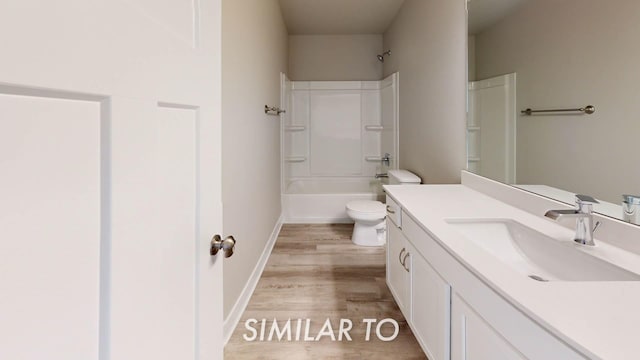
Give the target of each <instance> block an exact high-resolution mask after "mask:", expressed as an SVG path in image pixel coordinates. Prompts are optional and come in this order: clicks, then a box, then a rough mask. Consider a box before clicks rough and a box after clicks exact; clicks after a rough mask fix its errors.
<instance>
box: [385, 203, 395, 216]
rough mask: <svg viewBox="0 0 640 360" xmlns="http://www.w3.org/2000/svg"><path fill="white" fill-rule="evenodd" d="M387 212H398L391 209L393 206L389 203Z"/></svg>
mask: <svg viewBox="0 0 640 360" xmlns="http://www.w3.org/2000/svg"><path fill="white" fill-rule="evenodd" d="M387 212H388V213H389V214H395V213H396V212H395V210H392V209H391V206H390V205H387Z"/></svg>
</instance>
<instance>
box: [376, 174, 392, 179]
mask: <svg viewBox="0 0 640 360" xmlns="http://www.w3.org/2000/svg"><path fill="white" fill-rule="evenodd" d="M388 177H389V174H376V179H380V178H388Z"/></svg>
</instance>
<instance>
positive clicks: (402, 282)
mask: <svg viewBox="0 0 640 360" xmlns="http://www.w3.org/2000/svg"><path fill="white" fill-rule="evenodd" d="M405 256H407V241H406V239H405V238H404V235H402V232H401V231H400V229H399V228H398V227H396V226H395V225H394V224H393V222H391V221H389V220H387V285H388V286H389V289H390V290H391V293H392V294H393V297H394V298H395V299H396V302H397V303H398V306H399V307H400V310H402V313H403V314H404V316H405V317H406V318H407V319H409V318H410V314H409V312H408V311H409V272H408V268H405V266H404V265H403V264H402V262H401V261H402V260H403V259H404V257H405Z"/></svg>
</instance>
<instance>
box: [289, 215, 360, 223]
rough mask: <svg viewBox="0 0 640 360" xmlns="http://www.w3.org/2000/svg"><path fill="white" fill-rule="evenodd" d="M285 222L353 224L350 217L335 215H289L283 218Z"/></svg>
mask: <svg viewBox="0 0 640 360" xmlns="http://www.w3.org/2000/svg"><path fill="white" fill-rule="evenodd" d="M284 223H285V224H353V220H352V219H351V218H340V217H339V218H336V217H290V218H286V219H284Z"/></svg>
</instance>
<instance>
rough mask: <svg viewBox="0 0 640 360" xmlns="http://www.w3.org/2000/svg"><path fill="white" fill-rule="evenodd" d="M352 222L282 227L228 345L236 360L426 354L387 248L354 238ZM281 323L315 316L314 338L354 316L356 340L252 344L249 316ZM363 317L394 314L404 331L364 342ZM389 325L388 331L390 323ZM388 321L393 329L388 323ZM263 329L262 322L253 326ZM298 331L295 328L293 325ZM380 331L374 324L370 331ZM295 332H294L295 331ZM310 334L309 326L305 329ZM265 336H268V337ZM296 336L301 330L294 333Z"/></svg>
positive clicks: (228, 357) (416, 356) (230, 355)
mask: <svg viewBox="0 0 640 360" xmlns="http://www.w3.org/2000/svg"><path fill="white" fill-rule="evenodd" d="M352 230H353V225H346V224H339V225H333V224H332V225H284V226H283V227H282V230H281V232H280V235H279V236H278V240H277V242H276V244H275V247H274V250H273V252H272V254H271V257H270V258H269V261H268V263H267V266H266V268H265V270H264V272H263V274H262V277H261V278H260V281H259V283H258V285H257V288H256V290H255V292H254V294H253V296H252V297H251V300H250V302H249V305H248V306H247V309H246V311H245V312H244V314H243V316H242V319H241V320H240V322H239V323H238V326H237V327H236V329H235V331H234V333H233V335H232V337H231V340H229V343H228V344H227V346H226V347H225V360H232V359H294V360H298V359H426V356H425V354H424V353H423V352H422V350H421V349H420V346H419V345H418V343H417V341H416V339H415V337H414V336H413V334H412V333H411V330H410V329H409V326H408V325H407V323H406V320H405V319H404V317H403V316H402V313H401V312H400V310H399V308H398V306H397V305H396V303H395V301H394V300H393V297H392V295H391V293H390V292H389V289H388V287H387V285H386V282H385V256H384V254H385V248H384V247H378V248H367V247H360V246H356V245H354V244H353V243H352V242H351V231H352ZM274 318H275V319H277V320H278V323H279V324H280V323H281V322H286V321H287V320H288V319H293V320H294V321H292V324H293V325H295V321H296V320H297V319H307V318H309V319H311V331H310V334H311V336H315V335H317V334H318V332H319V330H320V328H321V327H322V326H323V324H324V322H325V321H326V319H327V318H328V319H330V320H331V323H332V326H333V329H334V332H335V334H336V336H337V335H338V330H337V328H338V327H339V323H340V319H343V318H344V319H350V320H352V321H353V329H352V330H351V331H350V332H349V333H350V335H351V337H352V339H353V341H344V340H343V341H341V342H340V341H331V339H330V338H329V337H328V336H324V337H323V338H322V339H320V341H318V342H305V341H302V340H301V341H286V340H283V341H281V342H278V341H271V342H268V341H257V340H256V341H246V340H245V339H244V338H243V334H246V335H247V336H250V335H252V334H251V333H250V332H249V331H248V330H246V328H245V321H246V320H247V319H257V320H258V321H261V319H267V329H266V333H267V334H268V332H269V329H270V327H271V323H272V320H273V319H274ZM365 318H374V319H378V320H381V319H385V318H392V319H395V320H396V321H398V323H399V324H400V332H399V335H398V336H397V338H395V340H392V341H388V342H383V341H381V340H378V339H377V337H376V336H375V331H372V336H371V339H370V341H368V342H367V341H365V329H366V326H365V324H364V323H363V322H362V320H363V319H365ZM388 325H389V324H387V325H385V327H383V330H382V332H383V334H384V335H385V336H389V335H391V332H392V328H391V326H388ZM387 326H388V327H387ZM254 327H255V328H256V329H257V330H258V331H259V329H260V326H254ZM294 328H295V326H294ZM372 330H374V329H372ZM294 333H295V331H294ZM302 333H303V334H304V328H303V330H302ZM265 336H266V335H265ZM294 338H295V335H294Z"/></svg>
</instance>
